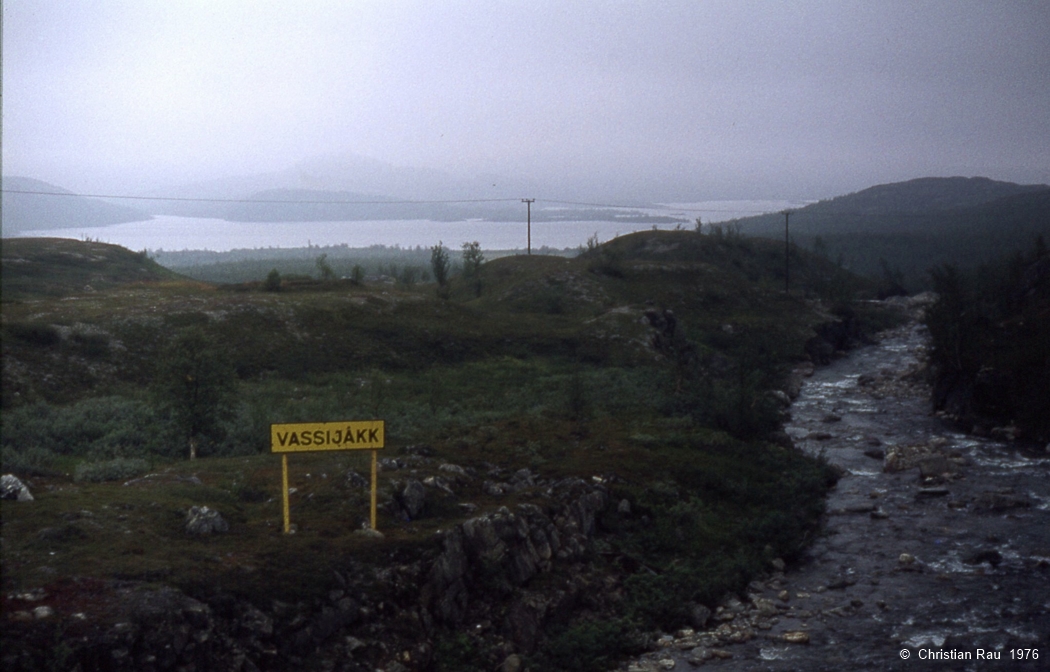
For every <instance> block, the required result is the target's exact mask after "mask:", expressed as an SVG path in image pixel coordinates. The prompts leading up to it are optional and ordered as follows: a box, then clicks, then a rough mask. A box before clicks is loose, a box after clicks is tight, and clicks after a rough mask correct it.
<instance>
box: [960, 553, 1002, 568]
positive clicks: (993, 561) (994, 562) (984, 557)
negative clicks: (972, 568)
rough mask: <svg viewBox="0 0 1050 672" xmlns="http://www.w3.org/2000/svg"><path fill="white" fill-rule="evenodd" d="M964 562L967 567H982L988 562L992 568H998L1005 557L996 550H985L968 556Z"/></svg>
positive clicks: (964, 558)
mask: <svg viewBox="0 0 1050 672" xmlns="http://www.w3.org/2000/svg"><path fill="white" fill-rule="evenodd" d="M962 561H963V562H965V563H966V564H967V565H980V564H982V563H985V562H987V563H988V564H989V565H991V566H992V567H998V566H999V564H1000V563H1001V562H1002V561H1003V555H1002V553H1000V552H999V551H997V550H995V549H994V548H990V549H983V550H979V551H974V552H973V553H969V554H967V555H966V556H964V557H963V559H962Z"/></svg>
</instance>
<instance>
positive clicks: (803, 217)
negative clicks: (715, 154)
mask: <svg viewBox="0 0 1050 672" xmlns="http://www.w3.org/2000/svg"><path fill="white" fill-rule="evenodd" d="M1047 189H1050V186H1048V185H1045V184H1014V183H1012V182H998V181H996V180H990V179H988V178H986V177H923V178H919V179H915V180H908V181H907V182H895V183H892V184H880V185H877V186H874V187H869V188H867V189H864V190H862V191H858V192H855V193H852V194H846V195H845V196H838V197H836V198H832V199H829V200H825V201H819V202H817V203H813V204H811V205H808V206H806V207H804V208H800V209H798V210H795V211H793V212H792V213H791V219H790V224H791V231H792V232H794V233H797V234H800V235H801V234H807V235H822V234H836V233H847V232H855V231H870V232H875V233H889V232H890V231H901V232H916V231H917V230H921V229H922V226H925V225H927V224H928V223H929V221H930V218H934V219H940V215H946V214H947V213H949V212H958V211H962V210H966V209H968V208H974V207H978V206H982V205H987V204H990V203H993V202H995V201H998V200H1000V199H1004V198H1008V197H1010V196H1018V195H1022V194H1032V193H1037V192H1040V191H1044V190H1047ZM954 219H956V218H955V217H954V216H953V215H948V216H947V217H946V221H947V222H948V223H949V224H948V225H949V226H950V225H951V224H950V222H951V221H953V220H954ZM734 223H735V224H739V225H740V227H741V230H742V231H744V232H745V233H751V234H755V235H769V234H770V233H772V234H778V235H780V236H783V235H784V216H783V214H776V215H760V216H758V217H747V218H744V219H739V220H736V221H735V222H734ZM920 225H921V226H920Z"/></svg>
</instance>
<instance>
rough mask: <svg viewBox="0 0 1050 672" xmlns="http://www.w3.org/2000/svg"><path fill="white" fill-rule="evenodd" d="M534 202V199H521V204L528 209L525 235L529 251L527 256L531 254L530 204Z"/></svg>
mask: <svg viewBox="0 0 1050 672" xmlns="http://www.w3.org/2000/svg"><path fill="white" fill-rule="evenodd" d="M535 200H536V199H535V198H523V199H521V202H522V203H524V204H525V206H526V207H527V208H528V215H527V216H528V229H527V231H528V234H527V235H528V250H529V254H532V203H533V202H534V201H535Z"/></svg>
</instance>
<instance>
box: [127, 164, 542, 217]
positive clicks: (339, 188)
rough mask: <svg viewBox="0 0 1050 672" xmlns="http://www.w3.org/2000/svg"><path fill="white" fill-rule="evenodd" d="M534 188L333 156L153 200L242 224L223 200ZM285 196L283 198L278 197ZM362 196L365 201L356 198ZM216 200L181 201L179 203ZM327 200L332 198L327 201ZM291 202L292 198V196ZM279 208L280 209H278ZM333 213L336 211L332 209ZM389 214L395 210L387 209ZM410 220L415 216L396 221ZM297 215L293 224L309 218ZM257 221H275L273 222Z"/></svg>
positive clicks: (183, 188)
mask: <svg viewBox="0 0 1050 672" xmlns="http://www.w3.org/2000/svg"><path fill="white" fill-rule="evenodd" d="M535 188H536V187H535V185H531V184H529V183H527V182H524V181H522V180H516V181H512V180H509V179H507V178H503V177H501V176H496V175H478V176H474V177H469V178H465V177H459V176H455V175H452V174H450V173H446V172H443V171H440V170H432V169H429V168H414V167H410V166H395V165H393V164H389V163H386V162H383V161H379V160H377V159H372V158H369V157H364V156H359V155H356V154H352V153H342V154H329V155H325V156H319V157H314V158H310V159H306V160H303V161H300V162H298V163H296V164H295V165H293V166H291V167H289V168H287V169H285V170H281V171H276V172H270V173H259V174H256V175H242V176H236V177H228V178H223V179H217V180H208V181H206V182H197V183H193V184H186V185H180V186H177V187H170V188H167V189H165V190H163V191H157V192H156V193H155V194H153V195H156V196H173V197H175V198H174V199H172V200H158V201H149V202H148V205H146V206H143V207H148V208H149V209H150V212H152V213H153V214H156V215H182V216H187V217H218V218H230V219H235V220H243V219H244V217H245V215H244V213H245V212H248V211H250V210H252V209H251V208H246V209H245V208H237V207H233V208H231V207H228V204H226V203H222V202H219V200H221V199H249V198H252V199H255V198H257V197H258V196H259V194H260V193H271V192H273V193H276V192H277V191H289V192H310V193H315V194H317V193H322V192H329V193H330V192H336V193H339V194H351V195H353V196H355V198H352V199H347V198H342V197H341V196H340V197H339V198H335V197H333V198H331V199H330V200H386V201H397V200H417V201H421V200H439V201H444V200H455V199H496V198H520V197H522V196H527V195H528V194H529V192H530V190H534V189H535ZM277 197H278V198H281V195H280V194H277ZM356 197H361V198H356ZM180 198H181V199H216V201H207V200H200V201H194V200H176V199H180ZM322 198H327V197H322ZM288 200H293V199H291V198H289V199H288ZM278 210H280V208H278ZM327 211H328V212H331V208H328V209H327ZM384 212H390V208H389V206H386V207H385V209H384ZM391 218H393V219H410V217H401V216H398V217H391ZM305 219H306V218H305V217H299V216H295V217H292V218H291V221H295V220H305ZM322 219H369V218H367V217H349V218H348V217H334V216H333V217H324V218H322ZM254 221H276V220H272V219H270V218H266V219H261V220H254Z"/></svg>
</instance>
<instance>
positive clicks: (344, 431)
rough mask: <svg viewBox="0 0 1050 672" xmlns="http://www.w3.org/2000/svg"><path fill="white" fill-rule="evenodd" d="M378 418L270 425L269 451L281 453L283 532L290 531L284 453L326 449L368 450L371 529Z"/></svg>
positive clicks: (380, 443) (380, 438)
mask: <svg viewBox="0 0 1050 672" xmlns="http://www.w3.org/2000/svg"><path fill="white" fill-rule="evenodd" d="M385 430H386V427H385V423H384V422H383V421H382V420H351V421H347V422H298V423H285V424H274V425H270V452H272V453H280V454H281V493H282V499H283V501H284V532H285V534H288V533H289V532H290V531H291V528H292V523H291V515H290V513H289V510H288V453H309V452H318V451H329V450H370V451H372V516H371V521H372V529H373V530H374V529H376V481H377V475H376V472H377V468H376V451H377V450H379V449H380V448H383V447H384V442H385V439H386V436H385Z"/></svg>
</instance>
